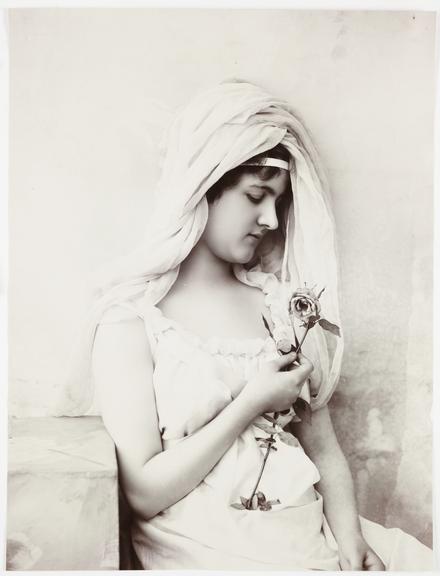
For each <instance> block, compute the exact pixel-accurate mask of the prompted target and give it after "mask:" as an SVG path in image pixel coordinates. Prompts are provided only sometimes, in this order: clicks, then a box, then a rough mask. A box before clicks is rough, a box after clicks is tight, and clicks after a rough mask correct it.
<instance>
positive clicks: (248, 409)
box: [233, 386, 264, 423]
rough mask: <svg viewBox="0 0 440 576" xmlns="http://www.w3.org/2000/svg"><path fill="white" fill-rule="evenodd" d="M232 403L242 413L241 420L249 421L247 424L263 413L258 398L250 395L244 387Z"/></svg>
mask: <svg viewBox="0 0 440 576" xmlns="http://www.w3.org/2000/svg"><path fill="white" fill-rule="evenodd" d="M233 403H234V404H236V406H237V408H238V409H239V410H240V411H242V412H243V418H245V419H247V420H249V423H251V422H252V421H253V420H255V418H257V417H258V416H259V415H260V414H262V413H263V412H264V410H263V408H262V406H261V403H260V402H259V401H258V398H257V397H256V396H255V394H250V391H249V389H248V390H246V386H244V388H243V389H242V390H241V392H240V394H238V396H236V398H235V399H234V400H233Z"/></svg>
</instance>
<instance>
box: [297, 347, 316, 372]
mask: <svg viewBox="0 0 440 576" xmlns="http://www.w3.org/2000/svg"><path fill="white" fill-rule="evenodd" d="M296 360H297V362H298V364H299V366H298V367H297V368H296V370H302V371H304V373H306V374H307V376H309V375H310V374H311V373H312V372H313V368H314V366H313V364H312V363H311V362H310V360H309V359H308V358H307V357H306V356H304V354H302V353H301V352H298V354H297V358H296Z"/></svg>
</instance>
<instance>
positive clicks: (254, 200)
mask: <svg viewBox="0 0 440 576" xmlns="http://www.w3.org/2000/svg"><path fill="white" fill-rule="evenodd" d="M246 197H247V199H248V200H249V201H250V202H252V204H259V203H260V202H261V201H262V200H263V198H264V194H246Z"/></svg>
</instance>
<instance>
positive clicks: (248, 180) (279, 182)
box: [240, 170, 290, 196]
mask: <svg viewBox="0 0 440 576" xmlns="http://www.w3.org/2000/svg"><path fill="white" fill-rule="evenodd" d="M240 184H241V185H242V186H245V187H251V188H256V189H260V190H263V191H265V192H269V193H272V194H275V195H276V196H280V195H281V194H284V193H285V192H286V191H287V190H288V186H289V184H290V173H289V172H287V170H280V171H279V172H278V173H277V174H275V176H272V177H271V178H267V179H264V178H261V177H260V176H259V175H258V174H243V176H242V178H241V181H240Z"/></svg>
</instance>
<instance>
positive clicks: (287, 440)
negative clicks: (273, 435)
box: [280, 432, 299, 446]
mask: <svg viewBox="0 0 440 576" xmlns="http://www.w3.org/2000/svg"><path fill="white" fill-rule="evenodd" d="M280 440H281V441H282V442H284V444H287V445H288V446H298V445H299V442H298V440H297V439H296V438H295V436H294V435H293V434H290V433H289V432H280Z"/></svg>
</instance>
